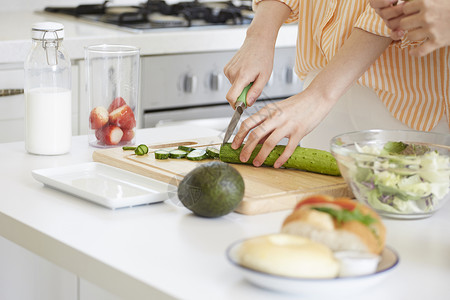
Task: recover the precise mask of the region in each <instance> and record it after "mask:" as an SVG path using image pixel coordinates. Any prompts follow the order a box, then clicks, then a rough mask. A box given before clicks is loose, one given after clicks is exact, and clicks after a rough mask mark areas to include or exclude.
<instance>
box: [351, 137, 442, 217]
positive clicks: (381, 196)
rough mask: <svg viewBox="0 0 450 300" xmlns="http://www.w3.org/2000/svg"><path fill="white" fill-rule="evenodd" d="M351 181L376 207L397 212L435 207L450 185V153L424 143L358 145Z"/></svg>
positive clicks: (418, 212)
mask: <svg viewBox="0 0 450 300" xmlns="http://www.w3.org/2000/svg"><path fill="white" fill-rule="evenodd" d="M355 146H356V149H357V151H358V153H356V154H355V155H354V159H355V161H356V166H355V165H353V166H352V167H351V168H349V170H348V175H349V177H350V180H351V184H352V185H353V187H354V188H355V190H356V193H359V194H360V195H361V196H363V197H364V198H366V199H365V200H366V201H367V202H368V204H369V205H371V206H372V207H373V208H374V209H377V210H381V211H386V212H390V213H395V214H420V213H427V212H432V211H434V210H435V209H436V208H437V206H439V203H440V201H441V200H443V198H444V197H445V196H446V195H447V193H448V192H449V189H450V161H449V157H448V156H445V155H441V154H439V153H438V152H437V151H434V150H432V149H430V148H429V147H428V146H424V145H414V144H406V143H403V142H388V143H386V144H385V145H384V146H383V147H377V146H369V145H365V146H362V147H361V146H359V145H355Z"/></svg>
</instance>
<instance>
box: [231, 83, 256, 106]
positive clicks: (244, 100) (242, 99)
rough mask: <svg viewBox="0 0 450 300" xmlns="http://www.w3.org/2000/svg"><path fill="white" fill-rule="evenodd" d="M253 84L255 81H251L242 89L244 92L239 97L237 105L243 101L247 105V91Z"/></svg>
mask: <svg viewBox="0 0 450 300" xmlns="http://www.w3.org/2000/svg"><path fill="white" fill-rule="evenodd" d="M252 85H253V82H250V83H249V85H247V86H246V87H245V88H244V90H242V93H241V94H240V95H239V97H238V98H237V100H236V104H235V105H237V104H238V102H242V103H244V105H245V107H247V93H248V90H249V89H250V88H251V87H252Z"/></svg>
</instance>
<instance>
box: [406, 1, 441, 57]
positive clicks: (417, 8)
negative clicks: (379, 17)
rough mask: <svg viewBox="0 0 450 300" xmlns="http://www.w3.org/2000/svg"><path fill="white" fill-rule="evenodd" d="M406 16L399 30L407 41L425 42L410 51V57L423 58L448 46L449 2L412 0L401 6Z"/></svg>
mask: <svg viewBox="0 0 450 300" xmlns="http://www.w3.org/2000/svg"><path fill="white" fill-rule="evenodd" d="M403 13H404V14H405V15H406V16H405V17H404V18H403V19H402V20H401V21H400V28H401V29H402V30H404V31H405V32H407V36H408V39H410V40H412V41H422V40H425V42H424V43H423V44H422V45H420V46H419V47H417V48H415V49H412V50H411V51H410V53H411V55H415V56H424V55H427V54H428V53H430V52H432V51H434V50H436V49H438V48H441V47H444V46H449V45H450V1H448V0H414V1H410V2H408V3H405V4H404V5H403Z"/></svg>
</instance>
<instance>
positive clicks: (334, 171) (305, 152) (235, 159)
mask: <svg viewBox="0 0 450 300" xmlns="http://www.w3.org/2000/svg"><path fill="white" fill-rule="evenodd" d="M243 146H244V145H241V147H239V148H238V149H236V150H234V149H233V148H231V143H226V144H223V145H222V147H221V148H220V160H221V161H223V162H228V163H237V164H249V165H250V164H252V163H253V160H254V159H255V157H256V155H257V154H258V153H259V150H261V147H262V145H261V144H258V145H257V146H256V147H255V149H254V150H253V153H252V155H251V156H250V159H249V160H248V161H247V162H245V163H244V162H241V160H240V159H239V154H240V153H241V151H242V148H243ZM285 148H286V147H285V146H282V145H277V146H275V148H274V149H273V150H272V152H270V154H269V156H268V157H267V158H266V160H265V161H264V163H263V165H264V166H269V167H272V166H273V164H274V163H275V161H276V160H277V158H278V157H280V155H281V154H282V153H283V151H284V149H285ZM283 167H285V168H291V169H298V170H303V171H308V172H314V173H320V174H326V175H334V176H339V175H341V173H340V171H339V167H338V165H337V162H336V159H335V158H334V156H333V155H332V154H331V153H329V152H327V151H324V150H318V149H312V148H303V147H300V146H299V147H297V148H296V149H295V150H294V153H293V154H292V155H291V157H290V158H289V159H288V160H287V161H286V162H285V163H284V165H283Z"/></svg>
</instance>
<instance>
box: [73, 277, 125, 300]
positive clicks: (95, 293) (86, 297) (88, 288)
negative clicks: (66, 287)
mask: <svg viewBox="0 0 450 300" xmlns="http://www.w3.org/2000/svg"><path fill="white" fill-rule="evenodd" d="M79 300H121V298H119V297H118V296H116V295H113V294H111V293H110V292H108V291H106V290H104V289H102V288H100V287H98V286H96V285H95V284H92V283H90V282H89V281H87V280H84V279H82V278H80V299H79Z"/></svg>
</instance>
